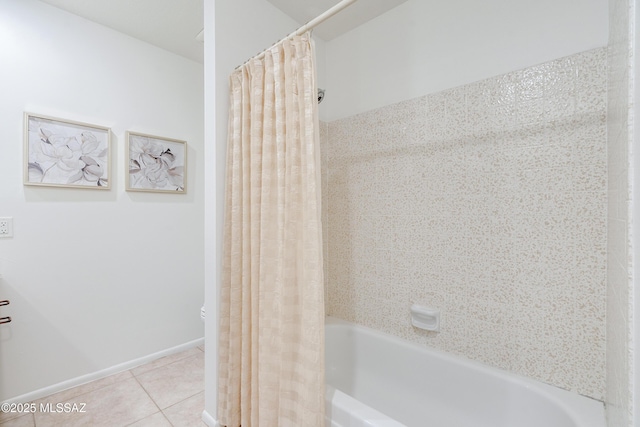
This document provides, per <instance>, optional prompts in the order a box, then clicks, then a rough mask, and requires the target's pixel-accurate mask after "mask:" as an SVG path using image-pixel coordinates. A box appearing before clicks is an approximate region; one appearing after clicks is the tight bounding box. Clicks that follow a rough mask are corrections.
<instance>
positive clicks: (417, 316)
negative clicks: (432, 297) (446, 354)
mask: <svg viewBox="0 0 640 427" xmlns="http://www.w3.org/2000/svg"><path fill="white" fill-rule="evenodd" d="M411 324H412V325H413V326H415V327H416V328H420V329H424V330H425V331H433V332H440V311H439V310H435V309H433V308H429V307H424V306H422V305H418V304H413V305H412V306H411Z"/></svg>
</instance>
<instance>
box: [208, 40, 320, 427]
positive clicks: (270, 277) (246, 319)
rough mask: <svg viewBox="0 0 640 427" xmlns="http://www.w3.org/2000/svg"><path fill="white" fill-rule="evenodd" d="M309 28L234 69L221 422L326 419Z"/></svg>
mask: <svg viewBox="0 0 640 427" xmlns="http://www.w3.org/2000/svg"><path fill="white" fill-rule="evenodd" d="M314 62H315V59H314V52H313V46H312V41H311V38H310V34H309V33H306V34H304V35H302V36H296V37H293V38H292V39H290V40H286V41H284V42H282V43H280V44H278V45H276V46H274V47H272V48H271V49H269V50H268V51H267V52H266V55H265V56H264V58H263V59H252V60H250V61H249V62H248V63H246V64H245V65H243V66H242V67H241V68H239V69H237V70H236V71H235V72H234V73H233V74H232V75H231V77H230V86H231V87H230V96H231V97H230V113H229V114H230V115H229V135H228V145H227V180H226V208H225V226H224V246H223V270H222V287H221V294H220V298H221V299H220V311H221V318H220V342H219V355H218V357H219V364H218V366H219V389H218V417H219V420H218V421H219V422H220V423H221V424H222V425H224V426H227V427H239V426H242V427H304V426H309V427H321V426H323V425H324V301H323V295H324V291H323V272H322V230H321V222H320V178H319V149H318V144H319V137H318V119H317V89H316V83H315V64H314Z"/></svg>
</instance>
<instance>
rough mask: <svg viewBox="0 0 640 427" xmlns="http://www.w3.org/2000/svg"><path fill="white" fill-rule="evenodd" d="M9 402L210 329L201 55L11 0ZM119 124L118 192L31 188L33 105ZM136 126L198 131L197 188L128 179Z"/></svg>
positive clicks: (6, 249)
mask: <svg viewBox="0 0 640 427" xmlns="http://www.w3.org/2000/svg"><path fill="white" fill-rule="evenodd" d="M0 64H2V66H1V67H0V93H1V94H2V95H1V96H0V118H1V119H0V146H1V147H2V154H1V155H0V217H3V216H9V217H13V219H14V234H15V236H14V237H13V238H11V239H0V268H1V270H0V273H2V276H3V277H2V279H0V299H9V300H11V305H10V306H8V307H2V308H0V313H2V315H10V316H11V317H12V318H13V322H12V323H10V324H9V325H4V326H1V327H0V401H1V400H5V399H9V398H14V397H16V396H20V395H24V394H29V393H33V392H36V391H37V390H40V389H42V388H44V387H49V386H53V385H55V384H58V383H60V382H63V381H68V380H73V379H74V378H77V377H80V376H83V375H89V374H92V373H96V372H97V371H101V370H106V369H109V368H111V367H113V366H115V365H118V364H121V363H126V362H128V361H131V360H134V359H138V358H141V357H144V356H147V355H150V354H152V353H156V352H159V351H163V350H166V349H169V348H172V347H175V346H178V345H181V344H184V343H187V342H189V341H193V340H196V339H198V338H201V337H202V336H203V327H202V322H201V321H200V317H199V308H200V305H201V304H202V301H203V283H204V272H203V265H204V260H203V246H204V238H203V223H204V218H203V210H204V209H203V199H204V196H203V194H204V188H203V187H204V185H203V184H204V180H203V169H204V167H203V166H204V160H203V153H202V152H203V146H204V142H203V138H204V137H203V131H204V129H203V127H204V123H203V71H202V65H201V64H198V63H196V62H193V61H190V60H187V59H184V58H182V57H179V56H176V55H174V54H171V53H169V52H167V51H164V50H161V49H158V48H156V47H153V46H151V45H148V44H146V43H143V42H141V41H138V40H135V39H133V38H131V37H128V36H125V35H123V34H121V33H117V32H115V31H113V30H110V29H107V28H106V27H103V26H100V25H97V24H94V23H92V22H90V21H87V20H84V19H82V18H79V17H77V16H75V15H71V14H69V13H66V12H63V11H61V10H59V9H56V8H53V7H51V6H49V5H46V4H44V3H41V2H39V1H35V0H0ZM24 111H30V112H33V113H39V114H46V115H51V116H55V117H60V118H67V119H72V120H77V121H83V122H88V123H93V124H97V125H102V126H107V127H110V128H111V129H112V131H113V139H112V153H111V154H112V156H113V157H112V159H113V162H112V170H111V176H112V188H111V190H109V191H96V190H85V189H65V188H46V187H25V186H23V184H22V171H23V166H22V162H23V156H22V150H23V148H22V147H23V135H22V129H23V128H22V126H23V112H24ZM126 130H135V131H139V132H144V133H150V134H155V135H162V136H166V137H170V138H176V139H182V140H186V141H187V142H188V144H189V146H188V147H189V148H188V167H189V172H188V189H187V194H184V195H173V194H152V193H129V192H125V191H124V172H125V167H126V163H125V153H124V143H125V141H124V134H125V131H126Z"/></svg>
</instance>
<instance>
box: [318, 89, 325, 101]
mask: <svg viewBox="0 0 640 427" xmlns="http://www.w3.org/2000/svg"><path fill="white" fill-rule="evenodd" d="M323 99H324V89H318V104H320V103H321V102H322V100H323Z"/></svg>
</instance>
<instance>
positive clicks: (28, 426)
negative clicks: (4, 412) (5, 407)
mask: <svg viewBox="0 0 640 427" xmlns="http://www.w3.org/2000/svg"><path fill="white" fill-rule="evenodd" d="M35 425H36V423H35V421H34V419H33V414H26V415H21V416H19V417H17V418H11V419H7V420H3V421H0V426H2V427H35Z"/></svg>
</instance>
